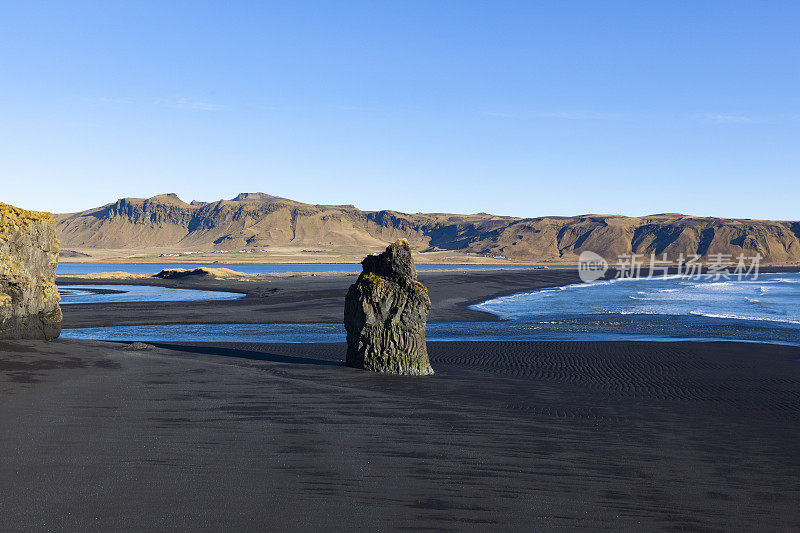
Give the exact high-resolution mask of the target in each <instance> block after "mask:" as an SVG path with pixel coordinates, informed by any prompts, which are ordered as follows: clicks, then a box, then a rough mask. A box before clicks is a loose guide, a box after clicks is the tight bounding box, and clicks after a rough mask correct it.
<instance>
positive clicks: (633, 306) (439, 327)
mask: <svg viewBox="0 0 800 533" xmlns="http://www.w3.org/2000/svg"><path fill="white" fill-rule="evenodd" d="M475 308H476V309H479V310H482V311H486V312H490V313H493V314H496V315H497V316H498V317H500V318H501V320H500V321H495V322H478V323H430V324H428V329H427V339H428V340H429V341H432V342H436V341H452V340H461V341H470V340H651V341H652V340H654V341H675V340H702V341H723V340H736V341H746V342H767V343H779V344H792V345H800V274H762V275H761V276H760V277H759V279H757V280H753V279H748V280H744V281H726V280H716V279H714V278H713V277H710V276H705V277H703V278H701V279H697V280H694V279H693V280H689V279H685V278H678V277H671V278H667V279H652V280H648V279H636V280H609V281H597V282H594V283H588V284H576V285H569V286H566V287H560V288H556V289H545V290H540V291H535V292H531V293H523V294H517V295H514V296H507V297H503V298H497V299H495V300H490V301H488V302H484V303H482V304H479V305H477V306H475ZM63 336H64V337H68V338H81V339H97V340H116V341H132V340H141V341H151V342H158V341H162V342H169V341H173V342H182V341H183V342H188V341H195V342H342V341H344V340H345V334H344V328H343V326H342V325H340V324H195V325H178V326H175V325H159V326H130V327H110V328H85V329H73V330H64V332H63Z"/></svg>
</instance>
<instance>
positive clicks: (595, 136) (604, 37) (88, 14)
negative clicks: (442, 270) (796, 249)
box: [0, 0, 800, 220]
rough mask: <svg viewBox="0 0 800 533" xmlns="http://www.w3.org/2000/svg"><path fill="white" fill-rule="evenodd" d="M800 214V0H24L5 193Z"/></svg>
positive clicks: (1, 171)
mask: <svg viewBox="0 0 800 533" xmlns="http://www.w3.org/2000/svg"><path fill="white" fill-rule="evenodd" d="M244 191H247V192H255V191H261V192H266V193H270V194H274V195H278V196H285V197H288V198H292V199H295V200H299V201H304V202H310V203H328V204H354V205H356V206H357V207H360V208H362V209H396V210H400V211H407V212H418V211H422V212H430V211H440V212H459V213H474V212H479V211H485V212H490V213H496V214H506V215H516V216H543V215H576V214H584V213H618V214H625V215H643V214H650V213H660V212H683V213H691V214H696V215H709V216H728V217H748V218H772V219H793V220H798V219H800V2H795V1H789V0H787V1H746V2H739V1H735V0H725V1H720V2H711V1H689V0H687V1H679V0H675V1H667V0H665V1H654V2H650V1H641V0H636V1H630V2H612V1H587V2H578V1H570V0H556V1H551V2H535V1H525V2H499V1H497V2H496V1H486V2H466V1H454V2H439V1H432V0H428V1H422V2H410V1H401V2H375V1H369V2H346V1H341V2H309V3H305V2H297V1H294V0H293V1H281V2H275V3H268V2H264V1H259V2H244V1H235V2H201V1H188V2H174V1H158V2H145V1H135V2H133V1H131V2H113V1H110V2H99V1H91V2H85V3H83V2H68V1H60V2H52V3H49V2H37V1H24V2H17V1H5V0H0V201H3V202H7V203H12V204H15V205H19V206H21V207H26V208H30V209H43V210H50V211H56V212H68V211H77V210H83V209H88V208H90V207H95V206H99V205H103V204H106V203H109V202H113V201H115V200H116V199H117V198H121V197H125V196H136V197H149V196H152V195H155V194H159V193H164V192H175V193H177V194H178V195H179V196H181V197H182V198H183V199H184V200H186V201H190V200H193V199H197V200H205V201H209V200H216V199H220V198H232V197H233V196H235V195H236V194H237V193H239V192H244Z"/></svg>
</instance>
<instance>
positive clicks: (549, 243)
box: [56, 193, 800, 264]
mask: <svg viewBox="0 0 800 533" xmlns="http://www.w3.org/2000/svg"><path fill="white" fill-rule="evenodd" d="M56 219H57V221H58V235H59V238H60V240H61V244H62V247H63V248H78V249H145V248H148V249H153V248H158V249H164V250H175V251H189V250H196V251H211V250H238V249H242V248H265V247H268V246H273V247H288V248H295V247H296V248H297V249H298V250H299V249H307V248H314V249H323V250H324V249H334V248H336V249H347V250H353V251H366V250H377V249H380V248H382V247H384V246H386V244H387V243H389V242H393V241H395V240H396V239H398V238H400V237H404V238H406V239H408V240H409V242H410V243H411V245H412V247H413V248H415V249H416V250H417V251H431V250H452V251H457V252H464V253H475V254H491V255H502V256H505V257H507V258H509V259H513V260H524V261H537V262H538V261H559V262H575V261H576V260H577V257H578V255H579V254H580V253H581V252H583V251H585V250H590V251H594V252H597V253H599V254H601V255H603V256H605V257H607V258H608V259H611V260H616V258H617V256H618V255H619V254H623V253H632V252H633V253H638V254H646V255H647V256H648V257H649V255H650V254H651V253H656V254H659V255H660V254H663V253H666V254H668V256H669V257H670V258H674V259H676V258H677V257H678V255H679V254H681V253H683V254H685V255H687V256H688V255H690V254H699V255H701V256H704V257H707V256H709V255H713V254H718V253H722V254H731V255H733V256H738V255H739V254H741V253H744V254H746V255H748V256H752V255H755V254H756V253H760V254H761V255H762V256H763V257H764V262H765V263H772V264H795V263H800V222H789V221H767V220H748V219H744V220H741V219H722V218H700V217H693V216H687V215H680V214H660V215H650V216H644V217H623V216H615V215H582V216H575V217H542V218H513V217H503V216H494V215H489V214H485V213H479V214H475V215H452V214H442V213H433V214H406V213H399V212H397V211H361V210H359V209H356V208H355V207H353V206H351V205H311V204H304V203H300V202H295V201H292V200H287V199H285V198H280V197H277V196H270V195H268V194H264V193H242V194H240V195H239V196H237V197H236V198H234V199H233V200H220V201H217V202H192V203H191V204H188V203H186V202H184V201H182V200H181V199H180V198H178V197H177V196H176V195H175V194H163V195H159V196H154V197H153V198H148V199H141V198H123V199H121V200H117V201H116V202H115V203H113V204H108V205H105V206H103V207H99V208H97V209H90V210H88V211H83V212H81V213H71V214H63V215H56Z"/></svg>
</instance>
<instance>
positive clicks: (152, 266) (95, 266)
mask: <svg viewBox="0 0 800 533" xmlns="http://www.w3.org/2000/svg"><path fill="white" fill-rule="evenodd" d="M537 266H541V265H417V270H420V271H424V270H486V269H489V270H493V269H499V268H515V269H516V268H536V267H537ZM200 267H205V268H230V269H231V270H236V271H238V272H245V273H248V274H263V273H280V272H361V265H360V264H359V263H352V264H339V263H317V264H314V263H302V264H296V265H277V264H232V265H224V264H220V263H213V264H212V263H59V264H58V268H57V269H56V274H58V275H85V274H99V273H102V272H127V273H128V274H138V275H141V274H144V275H153V274H157V273H158V272H161V271H162V270H163V269H165V268H186V269H192V268H200ZM549 268H575V267H574V266H565V265H551V266H550V267H549Z"/></svg>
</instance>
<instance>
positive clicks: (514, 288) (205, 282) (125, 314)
mask: <svg viewBox="0 0 800 533" xmlns="http://www.w3.org/2000/svg"><path fill="white" fill-rule="evenodd" d="M357 275H358V273H356V272H352V273H324V274H322V275H320V274H319V273H313V274H302V275H300V274H295V273H281V274H259V275H250V276H248V277H243V278H240V279H235V278H234V279H217V278H211V277H210V276H206V277H198V276H188V277H184V278H176V279H161V278H153V277H133V278H123V279H118V280H114V279H93V278H91V277H73V276H70V277H65V276H58V277H57V284H58V285H69V284H75V285H78V284H80V285H114V284H118V285H150V286H159V287H167V288H182V289H197V290H211V291H223V292H238V293H244V294H245V296H244V297H242V298H238V299H235V300H213V301H198V302H153V303H150V302H130V303H103V304H65V305H64V306H63V307H62V312H63V314H64V321H63V323H62V325H63V327H64V328H65V329H73V328H81V327H103V326H126V325H153V324H260V323H263V324H270V323H272V324H286V323H296V324H303V323H326V324H329V323H341V321H342V312H343V302H344V297H345V294H346V293H347V289H348V288H349V286H350V285H351V284H352V283H353V282H354V281H355V278H356V276H357ZM418 276H419V279H420V281H421V282H422V283H423V284H425V285H426V287H428V293H429V295H430V298H431V302H432V308H431V313H430V315H429V316H428V321H429V322H494V321H498V320H500V319H499V318H498V317H497V316H495V315H493V314H491V313H487V312H484V311H478V310H474V309H470V308H469V306H471V305H475V304H478V303H481V302H484V301H487V300H490V299H493V298H497V297H500V296H506V295H511V294H516V293H519V292H526V291H531V290H537V289H545V288H553V287H560V286H564V285H569V284H572V283H578V282H580V278H579V277H578V273H577V270H574V269H552V270H534V269H516V270H498V269H492V270H477V271H472V270H470V271H465V272H458V271H420V272H419V273H418Z"/></svg>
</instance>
